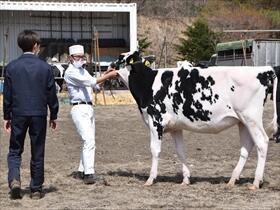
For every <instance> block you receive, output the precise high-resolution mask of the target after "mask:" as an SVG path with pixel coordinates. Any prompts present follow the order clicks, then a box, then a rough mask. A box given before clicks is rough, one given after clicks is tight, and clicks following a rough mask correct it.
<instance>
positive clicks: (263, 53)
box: [210, 39, 280, 66]
mask: <svg viewBox="0 0 280 210" xmlns="http://www.w3.org/2000/svg"><path fill="white" fill-rule="evenodd" d="M210 63H211V64H212V65H217V66H280V39H247V40H239V41H233V42H224V43H218V44H217V46H216V54H214V55H212V57H211V59H210Z"/></svg>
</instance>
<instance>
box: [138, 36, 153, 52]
mask: <svg viewBox="0 0 280 210" xmlns="http://www.w3.org/2000/svg"><path fill="white" fill-rule="evenodd" d="M151 44H152V42H149V41H148V37H144V38H140V39H139V40H138V45H139V51H140V52H145V51H146V49H147V48H148V47H149V46H150V45H151Z"/></svg>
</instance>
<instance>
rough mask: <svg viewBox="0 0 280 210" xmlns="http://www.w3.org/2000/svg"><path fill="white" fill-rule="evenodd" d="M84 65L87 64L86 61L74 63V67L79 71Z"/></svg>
mask: <svg viewBox="0 0 280 210" xmlns="http://www.w3.org/2000/svg"><path fill="white" fill-rule="evenodd" d="M84 64H86V61H84V60H78V61H73V66H75V67H76V68H78V69H79V68H82V67H83V65H84Z"/></svg>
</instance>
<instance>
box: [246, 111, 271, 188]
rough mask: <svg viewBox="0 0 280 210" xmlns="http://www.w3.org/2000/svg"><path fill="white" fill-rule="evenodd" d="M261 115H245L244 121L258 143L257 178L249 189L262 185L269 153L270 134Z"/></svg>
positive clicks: (254, 140)
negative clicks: (265, 128)
mask: <svg viewBox="0 0 280 210" xmlns="http://www.w3.org/2000/svg"><path fill="white" fill-rule="evenodd" d="M260 113H261V112H260ZM261 117H262V116H261V115H259V117H258V114H255V115H254V116H253V117H251V116H243V119H244V120H243V122H244V124H245V125H246V127H247V129H248V131H249V133H250V134H251V137H252V140H253V142H254V144H255V145H256V148H257V155H258V161H257V168H256V172H255V179H254V182H253V185H251V186H250V187H249V189H251V190H255V189H258V188H259V187H260V183H261V182H262V181H263V174H264V167H265V161H266V155H267V147H268V136H267V134H266V132H265V130H264V128H263V124H262V118H261Z"/></svg>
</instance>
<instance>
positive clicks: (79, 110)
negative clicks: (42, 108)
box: [71, 104, 95, 174]
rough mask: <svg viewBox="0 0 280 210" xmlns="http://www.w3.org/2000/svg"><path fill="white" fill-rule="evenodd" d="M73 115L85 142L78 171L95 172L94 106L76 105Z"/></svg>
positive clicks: (83, 142)
mask: <svg viewBox="0 0 280 210" xmlns="http://www.w3.org/2000/svg"><path fill="white" fill-rule="evenodd" d="M71 116H72V119H73V122H74V124H75V126H76V129H77V132H78V134H79V136H80V138H81V140H82V144H83V145H82V151H81V156H80V165H79V168H78V171H80V172H84V173H85V174H94V173H95V171H94V158H95V117H94V110H93V107H92V106H91V105H87V104H80V105H75V106H73V107H72V109H71Z"/></svg>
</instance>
